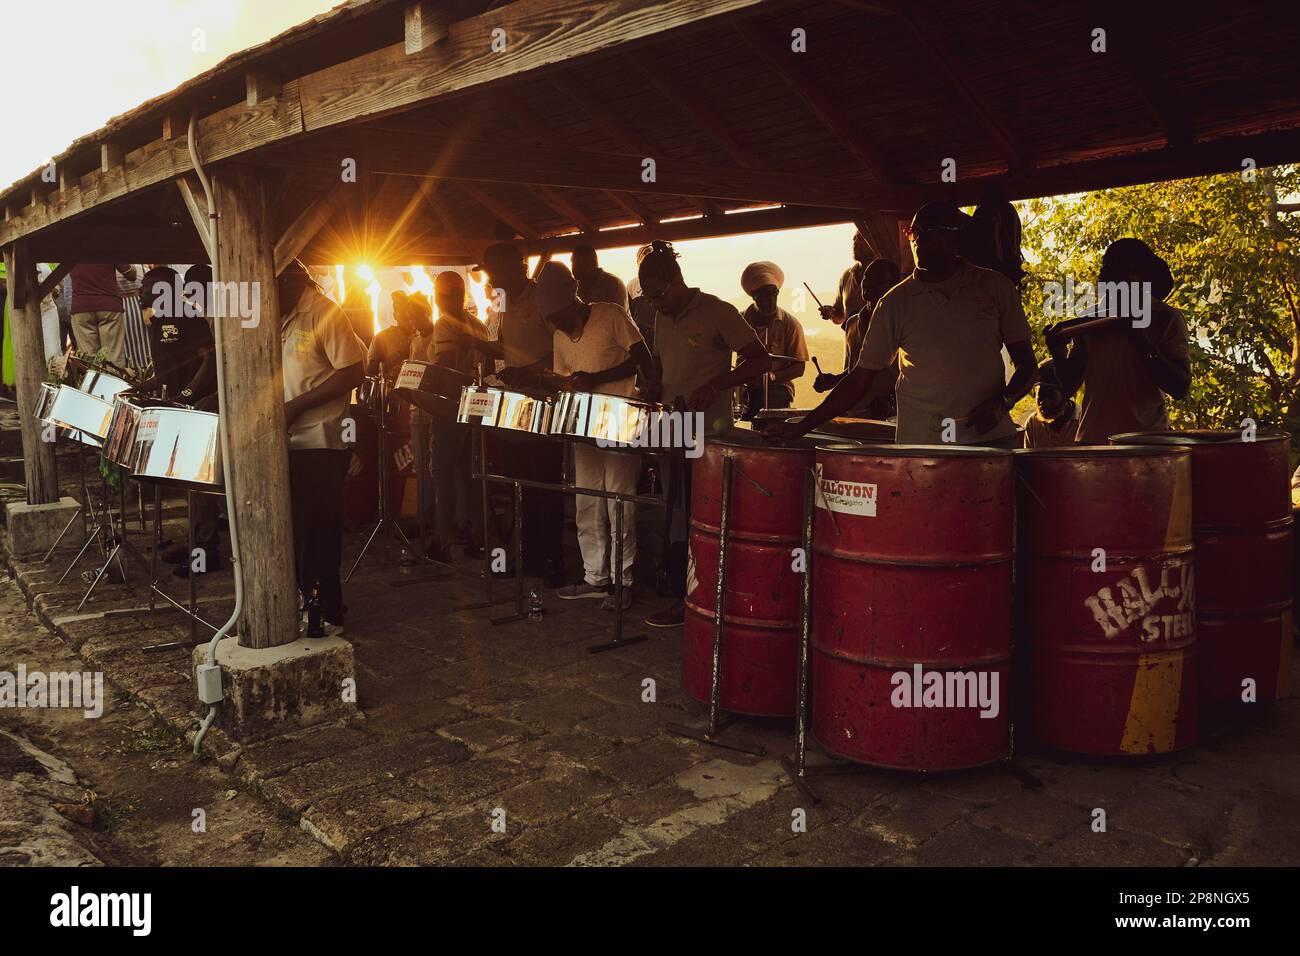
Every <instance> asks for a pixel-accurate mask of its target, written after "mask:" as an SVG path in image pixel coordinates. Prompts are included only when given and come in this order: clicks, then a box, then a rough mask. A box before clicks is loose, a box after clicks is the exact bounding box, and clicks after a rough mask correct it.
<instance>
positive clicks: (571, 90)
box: [551, 73, 710, 216]
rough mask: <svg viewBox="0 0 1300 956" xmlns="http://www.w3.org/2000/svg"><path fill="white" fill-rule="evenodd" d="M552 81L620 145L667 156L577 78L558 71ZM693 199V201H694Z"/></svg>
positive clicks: (641, 153)
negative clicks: (660, 152)
mask: <svg viewBox="0 0 1300 956" xmlns="http://www.w3.org/2000/svg"><path fill="white" fill-rule="evenodd" d="M551 83H552V85H554V86H555V88H556V89H558V90H559V91H560V92H561V93H562V94H564V95H565V96H567V97H568V98H569V99H570V100H572V101H573V102H574V103H575V104H576V105H577V106H578V108H579V109H581V110H582V111H583V112H584V113H586V114H587V115H588V116H589V117H591V119H593V120H594V121H595V122H596V123H597V124H598V125H599V126H600V127H601V128H602V129H604V130H605V132H606V133H607V134H608V135H609V137H610V138H611V139H612V140H614V142H616V143H618V144H619V146H620V147H622V148H623V149H626V150H628V151H629V152H631V153H632V154H633V155H635V156H637V157H639V158H640V159H642V160H644V159H655V160H656V162H658V160H659V159H662V158H665V157H661V156H659V155H658V151H657V150H655V149H654V147H653V146H652V144H651V143H649V142H648V141H647V140H644V139H642V138H641V136H640V134H639V133H637V132H636V130H635V129H633V128H632V127H631V126H630V125H629V124H627V123H626V122H624V121H623V119H622V118H621V117H620V116H618V115H617V114H616V113H615V112H614V111H613V110H612V109H610V108H609V107H608V106H606V105H605V103H604V102H603V101H602V100H601V99H600V97H597V96H593V95H592V94H591V93H590V92H589V91H588V90H587V88H586V87H585V86H583V85H582V84H580V83H578V82H577V81H575V80H574V79H573V78H572V77H570V76H568V75H565V74H562V73H560V74H556V75H555V76H553V77H551ZM692 201H693V202H694V200H692ZM695 205H696V206H697V207H698V208H699V210H700V212H702V213H704V215H706V216H707V215H709V214H710V213H709V208H708V206H707V205H705V204H701V203H698V202H696V203H695Z"/></svg>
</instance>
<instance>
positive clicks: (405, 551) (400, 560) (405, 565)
mask: <svg viewBox="0 0 1300 956" xmlns="http://www.w3.org/2000/svg"><path fill="white" fill-rule="evenodd" d="M415 565H416V560H415V555H414V554H413V553H412V552H411V549H410V548H408V547H406V546H405V545H403V546H402V553H401V554H399V555H398V556H397V570H398V571H399V572H401V573H402V574H412V573H414V571H415Z"/></svg>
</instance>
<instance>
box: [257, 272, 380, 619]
mask: <svg viewBox="0 0 1300 956" xmlns="http://www.w3.org/2000/svg"><path fill="white" fill-rule="evenodd" d="M276 286H277V292H278V294H279V302H280V310H281V312H282V316H281V319H280V342H281V358H282V361H283V367H284V419H285V425H286V426H287V427H288V429H289V494H290V498H291V499H292V501H291V504H292V507H293V538H294V555H295V558H296V562H297V573H298V587H299V590H301V592H302V596H303V601H304V604H307V603H309V602H311V601H313V600H314V599H315V597H316V596H318V597H319V602H320V611H321V618H322V620H323V622H324V625H325V634H326V635H330V634H341V633H342V632H343V617H344V614H345V613H346V611H347V608H346V607H345V606H344V604H343V584H342V582H341V581H340V580H339V565H340V563H341V561H342V556H343V480H344V477H345V475H346V474H347V468H348V459H349V457H350V452H349V450H348V445H347V443H346V442H345V441H344V434H343V416H344V413H345V412H346V409H347V402H348V395H349V393H350V392H351V391H352V390H353V389H354V388H356V387H357V386H358V385H359V384H361V381H362V379H363V378H364V374H365V366H364V363H365V358H366V350H365V347H364V346H363V345H362V344H361V341H360V340H359V339H358V338H357V336H356V333H354V332H353V331H352V327H351V325H350V324H349V323H348V319H347V316H346V315H345V314H344V312H343V310H342V309H340V308H339V307H338V306H337V305H335V304H334V303H333V302H332V301H330V299H329V298H327V297H326V296H325V294H324V293H323V292H322V291H321V290H320V288H319V287H317V285H316V283H315V281H313V279H312V278H311V275H310V274H309V273H308V272H307V269H306V267H305V266H303V264H302V263H301V262H298V261H297V260H294V261H293V262H292V263H290V264H289V266H288V267H287V268H286V269H285V270H284V273H283V274H282V275H281V276H280V278H279V279H278V280H277V283H276Z"/></svg>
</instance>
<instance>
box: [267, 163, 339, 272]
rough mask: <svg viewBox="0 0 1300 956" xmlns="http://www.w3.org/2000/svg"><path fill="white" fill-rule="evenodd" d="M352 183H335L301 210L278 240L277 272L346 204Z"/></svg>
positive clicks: (298, 253)
mask: <svg viewBox="0 0 1300 956" xmlns="http://www.w3.org/2000/svg"><path fill="white" fill-rule="evenodd" d="M347 187H348V184H346V183H343V182H341V181H340V182H337V183H334V184H333V185H332V186H330V187H329V188H328V189H326V190H325V191H324V192H322V193H321V194H320V195H319V196H317V197H316V198H315V199H313V200H312V201H311V202H310V203H309V204H308V205H307V208H306V209H304V210H303V211H302V212H300V213H298V216H297V218H295V219H294V221H293V222H292V223H290V224H289V227H288V228H287V229H285V230H284V232H283V233H281V234H280V238H279V239H277V240H276V242H275V274H276V275H279V274H280V273H282V272H283V271H284V270H285V267H286V266H288V265H289V263H290V262H292V261H293V260H294V259H296V258H298V256H299V255H300V254H301V253H302V251H303V250H304V249H306V248H307V246H308V245H309V244H310V243H311V241H312V240H313V239H314V238H316V234H317V233H318V232H320V230H321V228H322V227H323V226H324V225H325V223H327V222H329V221H330V219H332V218H334V214H335V213H337V212H338V211H339V209H341V208H342V207H343V204H344V202H345V200H346V189H347Z"/></svg>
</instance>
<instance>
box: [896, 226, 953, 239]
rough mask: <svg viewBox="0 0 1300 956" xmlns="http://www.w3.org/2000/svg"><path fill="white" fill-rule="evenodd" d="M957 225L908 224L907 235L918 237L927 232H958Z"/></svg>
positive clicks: (913, 237)
mask: <svg viewBox="0 0 1300 956" xmlns="http://www.w3.org/2000/svg"><path fill="white" fill-rule="evenodd" d="M960 231H961V230H960V229H959V228H958V227H957V226H908V227H907V235H908V236H909V237H910V238H912V239H918V238H920V237H921V236H922V235H924V234H925V233H927V232H960Z"/></svg>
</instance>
